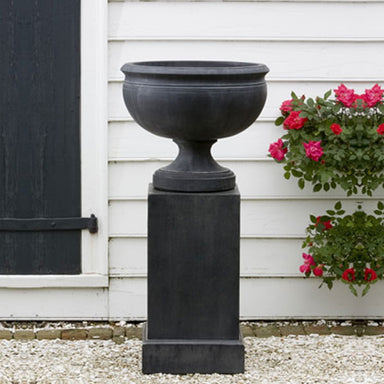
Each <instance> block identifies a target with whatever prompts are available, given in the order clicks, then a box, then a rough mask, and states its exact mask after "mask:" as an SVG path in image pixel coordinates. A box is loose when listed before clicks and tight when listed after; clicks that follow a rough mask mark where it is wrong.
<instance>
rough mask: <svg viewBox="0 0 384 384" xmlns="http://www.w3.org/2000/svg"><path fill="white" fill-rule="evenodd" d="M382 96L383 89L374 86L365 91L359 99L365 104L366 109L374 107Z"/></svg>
mask: <svg viewBox="0 0 384 384" xmlns="http://www.w3.org/2000/svg"><path fill="white" fill-rule="evenodd" d="M383 94H384V89H381V88H380V86H379V85H378V84H376V85H374V86H373V87H372V88H371V89H366V90H365V93H364V95H361V97H362V98H363V99H364V101H365V102H366V103H367V105H368V107H374V106H375V105H376V104H377V103H379V102H380V101H381V99H382V97H383Z"/></svg>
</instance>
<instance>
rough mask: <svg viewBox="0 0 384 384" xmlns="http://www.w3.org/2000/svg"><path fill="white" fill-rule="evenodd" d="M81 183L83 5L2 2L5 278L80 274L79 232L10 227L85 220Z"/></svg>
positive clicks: (1, 258)
mask: <svg viewBox="0 0 384 384" xmlns="http://www.w3.org/2000/svg"><path fill="white" fill-rule="evenodd" d="M80 181H81V174H80V0H33V1H31V0H0V218H1V219H2V220H3V229H1V228H0V229H1V230H0V273H1V274H77V273H81V231H80V230H79V229H71V228H69V230H68V229H66V230H61V228H62V226H60V225H58V227H57V228H56V230H55V231H49V230H47V229H46V228H45V227H44V225H43V226H42V227H39V225H37V226H36V225H35V230H30V229H28V230H23V228H21V229H19V230H14V229H15V228H13V227H12V225H11V226H10V227H7V223H9V222H10V223H13V224H14V223H15V222H17V221H18V220H17V219H29V221H31V222H33V220H32V219H40V218H44V219H47V218H56V219H57V218H59V219H57V221H56V222H57V223H60V218H76V217H80V215H81V195H80V192H81V186H80ZM24 221H28V220H24ZM43 221H44V220H43ZM20 222H23V220H20ZM36 222H37V224H38V223H40V222H42V220H40V221H39V220H37V221H36ZM56 222H54V223H53V224H52V227H54V226H55V225H56V224H55V223H56ZM4 223H5V224H4ZM35 224H36V223H35ZM32 226H33V225H32ZM0 227H1V225H0ZM39 228H40V229H39ZM74 228H76V226H75V227H74ZM16 229H17V228H16Z"/></svg>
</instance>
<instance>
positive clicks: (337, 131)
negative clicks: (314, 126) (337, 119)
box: [330, 123, 343, 135]
mask: <svg viewBox="0 0 384 384" xmlns="http://www.w3.org/2000/svg"><path fill="white" fill-rule="evenodd" d="M330 128H331V130H332V132H333V133H334V134H335V135H340V133H341V132H343V130H342V129H341V127H340V125H339V124H336V123H333V124H332V125H331V127H330Z"/></svg>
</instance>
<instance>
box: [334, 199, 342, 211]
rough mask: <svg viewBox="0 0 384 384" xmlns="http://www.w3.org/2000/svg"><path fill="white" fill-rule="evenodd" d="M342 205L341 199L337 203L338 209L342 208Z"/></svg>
mask: <svg viewBox="0 0 384 384" xmlns="http://www.w3.org/2000/svg"><path fill="white" fill-rule="evenodd" d="M341 207H342V205H341V201H338V202H337V203H336V204H335V209H336V211H338V210H340V209H341Z"/></svg>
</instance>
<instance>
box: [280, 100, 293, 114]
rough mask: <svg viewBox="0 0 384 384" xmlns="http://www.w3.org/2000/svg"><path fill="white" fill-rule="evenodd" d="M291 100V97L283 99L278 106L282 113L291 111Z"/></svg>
mask: <svg viewBox="0 0 384 384" xmlns="http://www.w3.org/2000/svg"><path fill="white" fill-rule="evenodd" d="M292 102H293V99H291V100H285V101H283V103H282V104H281V107H280V111H281V112H283V113H284V112H285V113H289V112H292V111H293V107H292Z"/></svg>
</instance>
